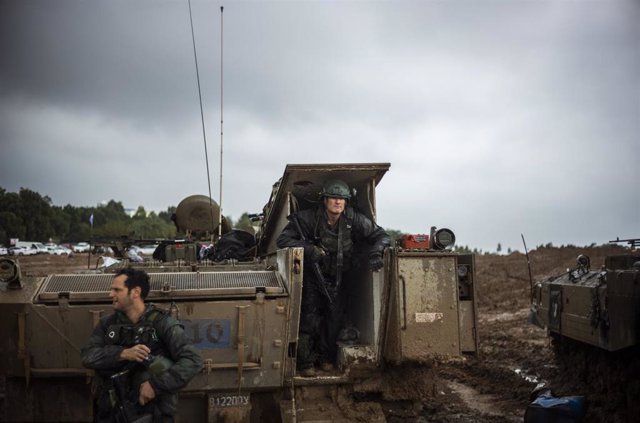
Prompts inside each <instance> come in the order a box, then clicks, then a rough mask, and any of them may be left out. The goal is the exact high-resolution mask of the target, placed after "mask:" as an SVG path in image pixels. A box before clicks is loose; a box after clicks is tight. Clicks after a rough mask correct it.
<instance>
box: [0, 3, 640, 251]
mask: <svg viewBox="0 0 640 423" xmlns="http://www.w3.org/2000/svg"><path fill="white" fill-rule="evenodd" d="M0 5H1V9H0V53H1V60H0V143H1V153H0V186H1V187H3V188H4V189H6V190H8V191H15V192H17V191H18V190H19V189H20V187H25V188H29V189H32V190H34V191H37V192H39V193H41V194H42V195H48V196H49V197H51V199H52V201H53V204H55V205H61V206H62V205H66V204H72V205H74V206H95V205H97V204H99V203H100V202H101V201H105V200H110V199H115V200H117V201H122V202H123V204H124V206H125V207H127V208H136V207H138V206H139V205H142V206H144V207H145V208H146V209H147V210H156V211H162V210H166V208H167V207H168V206H172V205H177V204H178V203H179V202H180V200H181V199H182V198H184V197H186V196H188V195H191V194H207V192H208V188H207V171H206V166H205V155H204V142H203V137H202V123H201V120H200V109H199V103H198V91H197V81H196V71H195V63H194V55H193V45H192V41H191V30H190V26H189V9H188V2H187V0H135V1H132V0H120V1H90V0H84V1H80V0H77V1H59V0H57V1H49V0H34V1H29V0H27V1H24V0H21V1H7V0H0ZM221 5H224V6H225V8H224V43H223V44H224V157H225V160H224V167H223V170H224V172H223V174H224V177H223V181H224V188H223V209H224V210H223V213H224V214H226V215H230V216H232V217H233V218H237V217H239V216H240V214H242V213H243V212H245V211H247V212H250V213H252V212H258V211H261V210H262V207H263V205H264V204H265V202H266V201H267V200H268V197H269V194H270V190H271V185H272V184H273V183H274V182H275V181H276V180H277V179H278V178H279V177H280V176H281V175H282V173H283V171H284V167H285V165H286V164H287V163H347V162H358V163H367V162H389V163H391V169H390V171H389V172H388V173H387V175H386V176H385V177H384V178H383V180H382V182H381V183H380V185H379V186H378V190H377V197H378V203H377V208H378V223H379V224H380V225H381V226H383V227H386V228H392V229H398V230H401V231H403V232H410V233H428V230H429V227H430V226H437V227H449V228H451V229H452V230H453V231H454V232H455V233H456V236H457V240H458V243H459V244H462V245H469V246H471V247H477V248H482V249H483V250H490V251H495V249H496V246H497V244H498V243H501V244H502V247H503V249H505V250H506V249H507V248H508V247H511V248H512V249H519V250H521V251H522V242H521V239H520V234H521V233H524V235H525V237H526V239H527V243H528V245H529V247H530V248H531V247H535V246H536V245H539V244H546V243H548V242H552V243H553V244H554V245H561V244H567V243H572V244H576V245H588V244H590V243H592V242H596V243H598V244H600V243H605V242H607V241H608V240H611V239H614V238H615V237H616V236H620V237H624V238H627V237H640V188H639V186H638V185H639V182H640V164H639V162H640V1H622V0H621V1H616V0H606V1H605V0H603V1H515V0H514V1H507V0H500V1H487V0H482V1H477V0H473V1H446V2H445V1H393V2H384V1H351V2H346V1H331V2H325V1H323V2H321V1H316V2H302V1H298V2H293V1H291V2H285V1H278V2H267V1H260V2H236V1H234V2H223V3H219V2H212V1H203V0H192V2H191V7H192V11H193V17H194V30H195V40H196V47H197V53H198V61H199V70H200V83H201V88H202V97H203V107H204V115H205V127H206V131H207V148H208V152H209V164H210V171H211V183H212V189H213V197H214V199H215V200H216V201H217V200H218V197H219V190H218V184H219V179H218V174H219V171H220V168H219V155H220V97H221V96H220V68H221V66H220V56H221V54H220V33H221V27H220V6H221Z"/></svg>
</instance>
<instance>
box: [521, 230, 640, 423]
mask: <svg viewBox="0 0 640 423" xmlns="http://www.w3.org/2000/svg"><path fill="white" fill-rule="evenodd" d="M612 242H628V243H629V244H630V245H631V246H632V247H638V246H640V240H638V239H629V240H622V241H621V240H619V239H618V240H616V241H612ZM530 321H531V322H532V323H534V324H536V325H537V326H539V327H541V328H543V329H546V330H547V331H548V333H549V336H550V337H551V339H552V345H553V349H554V354H555V357H556V361H557V364H558V365H559V368H560V370H561V374H562V375H565V376H566V377H567V378H569V379H571V380H572V381H573V382H575V383H576V384H578V386H580V388H579V389H584V392H583V393H584V394H587V395H592V397H593V399H594V401H596V402H597V401H599V400H598V399H597V398H606V401H605V403H603V404H601V408H602V409H603V410H605V412H606V413H607V416H601V417H602V418H603V419H605V420H606V421H612V422H613V421H636V419H637V418H638V417H639V416H640V406H639V405H638V402H637V399H636V398H637V393H638V392H640V359H639V358H638V357H640V253H638V251H637V249H635V250H634V249H630V250H629V252H628V254H619V255H612V256H607V257H605V260H604V265H603V266H602V267H601V268H597V269H593V268H592V267H591V260H590V259H589V257H588V256H586V255H583V254H581V255H579V256H578V258H577V260H576V265H575V267H573V268H571V269H568V270H567V272H566V273H564V274H562V275H559V276H555V277H550V278H547V279H545V280H543V281H540V282H537V283H536V284H535V285H534V286H533V290H532V299H531V312H530Z"/></svg>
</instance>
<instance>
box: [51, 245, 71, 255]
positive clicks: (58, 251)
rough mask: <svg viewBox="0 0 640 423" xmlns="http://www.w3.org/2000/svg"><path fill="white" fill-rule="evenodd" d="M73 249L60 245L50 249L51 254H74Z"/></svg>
mask: <svg viewBox="0 0 640 423" xmlns="http://www.w3.org/2000/svg"><path fill="white" fill-rule="evenodd" d="M72 253H73V251H71V250H70V249H68V248H66V247H62V246H60V245H57V246H55V247H53V249H52V250H49V254H55V255H56V256H65V255H66V256H68V255H69V254H72Z"/></svg>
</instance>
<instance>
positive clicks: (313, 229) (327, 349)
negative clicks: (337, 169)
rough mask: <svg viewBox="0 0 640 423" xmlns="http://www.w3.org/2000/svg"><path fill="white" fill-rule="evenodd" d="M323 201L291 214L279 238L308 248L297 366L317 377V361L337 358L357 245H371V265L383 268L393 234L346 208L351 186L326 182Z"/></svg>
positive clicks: (326, 365) (326, 366)
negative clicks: (338, 341) (339, 335)
mask: <svg viewBox="0 0 640 423" xmlns="http://www.w3.org/2000/svg"><path fill="white" fill-rule="evenodd" d="M320 198H322V200H323V204H322V205H321V206H319V207H318V208H317V209H306V210H301V211H299V212H298V213H294V214H292V215H291V216H289V217H288V219H289V223H288V224H287V226H286V227H285V228H284V229H283V230H282V233H281V234H280V236H279V237H278V239H277V245H278V248H286V247H304V275H303V280H304V285H303V288H302V310H301V316H300V336H299V339H298V350H297V367H298V370H299V371H300V373H301V374H302V375H303V376H314V375H315V369H314V365H319V366H320V368H322V370H325V371H330V370H332V369H333V366H334V364H335V362H336V354H337V344H336V342H337V340H338V334H339V332H340V330H341V329H344V327H343V326H344V323H345V322H344V314H345V309H346V303H347V298H346V290H345V283H348V277H349V270H351V268H352V264H354V263H352V258H353V256H354V254H353V253H354V249H357V248H359V247H361V246H362V245H363V244H368V245H369V246H370V250H369V267H370V268H371V270H374V271H377V270H379V269H380V268H382V266H383V263H382V254H383V252H384V249H385V248H386V247H388V246H389V244H390V239H389V235H387V233H386V232H385V231H384V229H382V228H381V227H380V226H378V225H376V224H375V223H374V222H372V221H371V220H370V219H369V218H367V217H366V216H364V215H363V214H361V213H358V212H356V211H355V210H353V208H351V207H349V206H347V200H349V199H350V198H351V193H350V192H349V186H348V185H347V184H346V183H345V182H343V181H341V180H337V179H336V180H330V181H327V182H326V183H325V184H324V186H323V188H322V191H321V193H320Z"/></svg>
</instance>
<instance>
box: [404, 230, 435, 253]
mask: <svg viewBox="0 0 640 423" xmlns="http://www.w3.org/2000/svg"><path fill="white" fill-rule="evenodd" d="M402 248H405V249H407V250H411V249H421V250H428V249H429V235H427V234H408V235H402Z"/></svg>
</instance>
